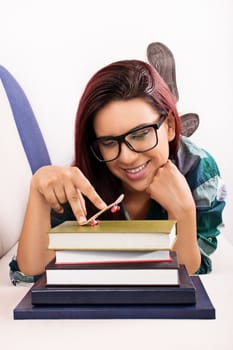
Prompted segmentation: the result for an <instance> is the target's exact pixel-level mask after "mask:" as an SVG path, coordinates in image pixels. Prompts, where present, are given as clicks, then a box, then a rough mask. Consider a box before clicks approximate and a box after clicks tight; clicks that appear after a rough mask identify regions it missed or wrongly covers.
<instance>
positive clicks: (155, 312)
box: [13, 276, 215, 320]
mask: <svg viewBox="0 0 233 350" xmlns="http://www.w3.org/2000/svg"><path fill="white" fill-rule="evenodd" d="M191 279H192V282H193V284H194V287H195V289H196V303H195V304H172V305H168V304H162V305H151V304H147V305H135V304H134V305H132V304H131V305H114V304H110V305H103V304H100V305H40V306H39V305H32V302H31V294H32V293H31V290H29V292H28V293H27V294H26V295H25V297H24V298H23V299H22V300H21V302H20V303H19V304H18V305H17V306H16V307H15V309H14V310H13V316H14V319H15V320H23V319H24V320H25V319H47V320H48V319H215V308H214V306H213V304H212V302H211V300H210V298H209V296H208V294H207V292H206V290H205V288H204V286H203V284H202V282H201V280H200V277H199V276H192V277H191Z"/></svg>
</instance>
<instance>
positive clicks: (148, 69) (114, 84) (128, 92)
mask: <svg viewBox="0 0 233 350" xmlns="http://www.w3.org/2000/svg"><path fill="white" fill-rule="evenodd" d="M133 98H143V99H144V100H145V101H146V102H147V103H149V104H150V105H151V106H152V107H153V108H154V109H155V110H156V111H157V112H158V113H159V114H168V113H169V112H171V113H172V114H173V116H174V120H175V138H174V139H173V140H172V141H171V142H170V143H169V157H170V158H172V159H174V160H176V159H177V151H178V147H179V140H180V131H181V126H180V118H179V115H178V112H177V109H176V104H175V100H174V97H173V95H172V94H171V92H170V90H169V89H168V87H167V85H166V84H165V82H164V81H163V79H162V78H161V77H160V75H159V74H158V73H157V71H156V70H155V69H154V68H153V67H152V66H150V65H149V64H147V63H145V62H143V61H139V60H125V61H118V62H115V63H112V64H109V65H108V66H106V67H104V68H102V69H100V70H99V71H98V72H97V73H95V74H94V76H93V77H92V78H91V79H90V81H89V82H88V83H87V85H86V88H85V90H84V92H83V95H82V96H81V99H80V102H79V106H78V110H77V114H76V121H75V156H74V161H73V165H75V166H77V167H79V168H80V170H81V171H82V172H83V173H84V175H85V176H86V177H87V178H88V179H89V180H90V182H91V184H92V185H93V186H94V188H95V189H96V191H97V192H98V193H99V195H100V196H101V197H102V198H103V199H104V200H105V201H106V202H107V203H110V202H112V201H113V200H115V199H116V197H117V196H118V195H119V194H120V193H121V183H120V181H119V180H118V179H117V178H116V177H115V176H114V175H113V174H112V173H111V172H110V171H109V169H108V168H107V166H106V165H105V164H104V163H101V162H99V161H98V160H97V159H95V157H94V156H93V154H92V152H91V150H90V144H91V143H92V141H93V140H94V139H95V138H96V136H95V132H94V128H93V120H94V118H95V115H96V113H97V112H98V111H99V110H100V109H101V108H103V107H104V106H106V105H107V104H108V103H109V102H110V101H113V100H115V101H119V100H129V99H133ZM87 209H88V212H89V215H91V214H92V212H94V211H96V208H94V207H93V206H92V205H91V203H90V202H89V201H87ZM119 213H120V212H119ZM109 215H110V214H109ZM120 216H121V214H119V218H120ZM114 218H115V219H117V215H116V214H114Z"/></svg>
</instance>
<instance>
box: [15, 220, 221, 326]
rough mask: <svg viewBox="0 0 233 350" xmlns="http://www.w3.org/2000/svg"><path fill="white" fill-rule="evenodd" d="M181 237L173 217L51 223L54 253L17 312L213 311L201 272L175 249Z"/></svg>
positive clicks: (133, 314)
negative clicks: (192, 272) (193, 273)
mask: <svg viewBox="0 0 233 350" xmlns="http://www.w3.org/2000/svg"><path fill="white" fill-rule="evenodd" d="M175 240H176V222H175V221H173V220H153V221H152V220H151V221H150V220H146V221H144V220H142V221H140V220H135V221H134V220H130V221H101V222H100V224H98V225H95V226H79V225H78V224H77V223H76V222H74V221H67V222H64V223H63V224H61V225H59V226H57V227H55V228H53V229H51V230H50V231H49V249H53V250H55V251H56V257H55V259H54V260H53V261H51V262H50V263H49V264H48V265H47V266H46V271H45V274H44V275H43V276H42V277H41V278H40V279H39V280H38V281H37V282H36V283H35V284H34V285H33V286H32V288H31V290H30V291H29V292H28V294H27V295H26V296H25V297H24V298H23V300H22V301H21V302H20V303H19V304H18V305H17V306H16V308H15V309H14V318H15V319H32V318H34V319H38V318H40V319H52V318H63V319H65V318H215V310H214V307H213V305H212V303H211V301H210V299H209V297H208V295H207V293H206V291H205V289H204V286H203V285H202V283H201V281H200V279H199V277H198V276H192V277H190V276H189V275H188V273H187V270H186V268H185V266H184V265H180V264H179V262H178V259H177V256H176V253H175V252H174V251H172V250H171V249H172V247H173V245H174V243H175Z"/></svg>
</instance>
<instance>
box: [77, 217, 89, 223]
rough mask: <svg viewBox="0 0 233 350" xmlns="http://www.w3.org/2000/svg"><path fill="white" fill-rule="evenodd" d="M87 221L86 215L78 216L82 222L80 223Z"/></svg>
mask: <svg viewBox="0 0 233 350" xmlns="http://www.w3.org/2000/svg"><path fill="white" fill-rule="evenodd" d="M85 221H87V219H86V218H85V216H80V217H79V218H78V222H80V223H82V222H85Z"/></svg>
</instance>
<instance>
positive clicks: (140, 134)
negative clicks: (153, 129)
mask: <svg viewBox="0 0 233 350" xmlns="http://www.w3.org/2000/svg"><path fill="white" fill-rule="evenodd" d="M149 132H150V128H146V129H142V130H139V131H136V132H134V133H132V134H130V138H131V139H142V138H144V137H146V136H147V135H148V134H149Z"/></svg>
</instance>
